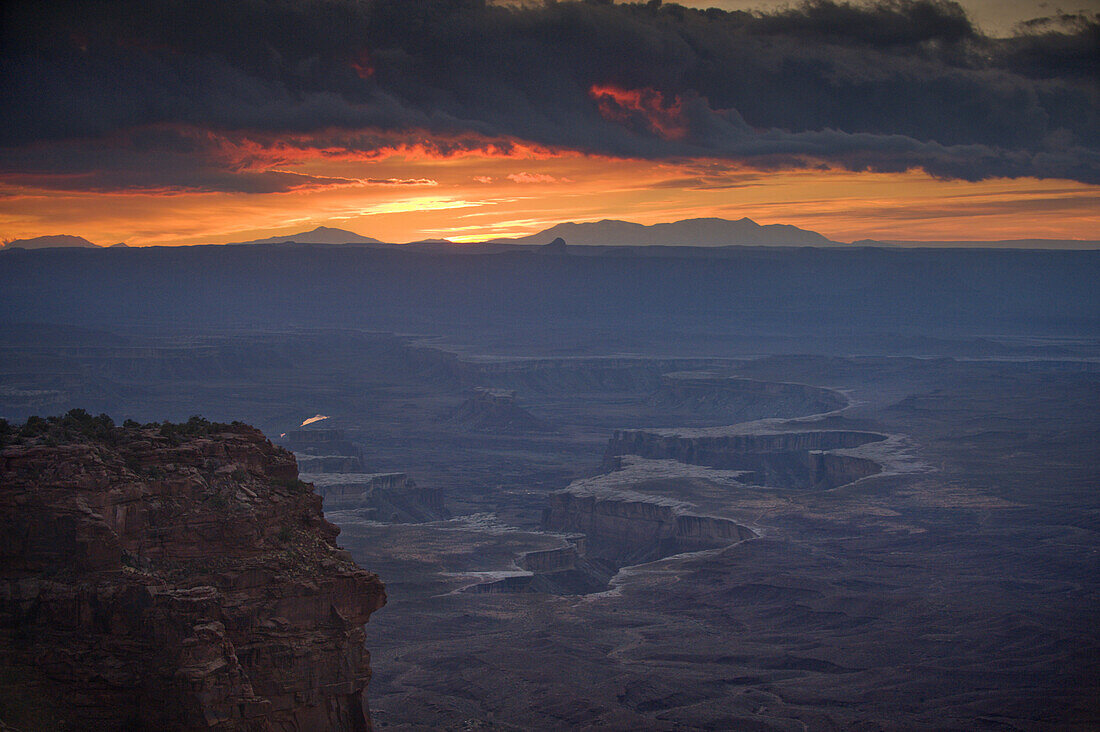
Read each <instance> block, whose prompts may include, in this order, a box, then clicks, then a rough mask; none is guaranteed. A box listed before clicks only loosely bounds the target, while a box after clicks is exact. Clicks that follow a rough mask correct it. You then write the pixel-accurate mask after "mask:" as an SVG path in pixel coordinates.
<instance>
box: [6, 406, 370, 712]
mask: <svg viewBox="0 0 1100 732" xmlns="http://www.w3.org/2000/svg"><path fill="white" fill-rule="evenodd" d="M71 414H72V413H70V415H71ZM85 417H86V415H85V416H84V417H79V416H78V418H76V419H70V418H69V417H66V418H65V421H63V420H60V419H58V418H54V421H52V422H49V423H47V422H46V421H45V420H42V421H41V422H40V423H39V424H36V425H35V426H34V428H31V427H30V425H28V428H24V429H23V430H22V431H21V432H18V433H14V434H13V433H12V432H11V431H10V430H9V431H8V434H7V435H5V436H3V439H2V441H0V444H2V447H0V484H2V486H3V490H2V491H0V719H2V720H3V721H4V722H5V723H7V724H11V725H13V726H15V727H16V728H19V729H56V728H62V727H66V728H72V729H87V728H91V727H97V726H98V727H102V728H105V729H120V728H127V729H177V730H178V729H196V728H204V729H205V728H211V729H227V730H245V729H247V730H275V729H278V730H312V729H332V730H366V729H370V720H369V715H368V714H367V712H366V704H365V701H364V699H363V692H364V689H365V688H366V686H367V682H368V681H369V679H370V667H369V654H368V653H367V652H366V650H365V648H364V630H363V623H365V622H366V621H367V619H368V617H369V616H370V615H371V613H372V612H374V611H376V610H378V609H379V608H381V607H382V606H383V605H384V604H385V600H386V596H385V590H384V587H383V586H382V583H381V582H380V581H379V579H378V577H377V576H375V575H373V574H371V573H369V572H366V571H364V570H362V569H359V568H358V567H356V566H355V564H354V563H353V562H352V561H351V558H350V556H349V555H348V554H347V553H346V552H344V551H342V550H340V549H339V548H338V546H337V545H336V536H337V533H338V531H339V529H337V528H336V527H335V526H333V525H332V524H330V523H329V522H327V521H326V520H325V519H324V517H323V516H322V513H321V499H320V498H319V497H318V496H317V495H316V494H315V493H314V492H313V491H312V489H311V486H309V485H308V484H306V483H302V482H301V481H300V480H299V479H298V470H297V467H296V465H295V462H294V458H293V456H292V455H291V454H290V453H288V452H287V451H285V450H283V449H281V448H278V447H275V446H274V445H272V444H271V443H270V442H268V441H267V440H266V439H265V438H264V436H263V435H262V434H261V433H260V432H258V431H257V430H255V429H253V428H251V427H248V426H246V425H240V424H234V425H216V424H213V425H212V424H210V423H207V422H205V421H202V420H194V419H193V420H191V422H189V423H187V424H186V425H146V426H145V427H138V426H136V425H132V426H127V427H124V428H123V427H113V426H111V425H109V420H108V421H107V424H105V423H103V422H100V423H99V425H98V426H94V429H93V428H89V427H88V424H89V422H88V420H87V419H85ZM97 419H101V418H97Z"/></svg>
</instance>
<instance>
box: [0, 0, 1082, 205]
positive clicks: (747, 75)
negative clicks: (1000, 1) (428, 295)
mask: <svg viewBox="0 0 1100 732" xmlns="http://www.w3.org/2000/svg"><path fill="white" fill-rule="evenodd" d="M4 7H5V11H4V12H5V16H6V17H5V18H4V23H3V31H2V32H3V34H4V37H3V39H2V40H3V50H2V52H0V53H2V59H0V75H2V77H3V79H4V81H3V99H2V101H3V104H2V105H0V106H2V108H0V146H2V147H0V173H2V174H3V175H5V176H10V175H12V174H14V173H17V172H23V173H24V174H29V173H30V172H32V171H33V172H34V174H35V175H36V176H37V177H38V179H39V180H40V181H48V180H50V176H51V175H54V174H56V175H58V176H59V177H58V178H56V180H58V181H61V180H67V179H72V178H73V176H74V175H76V174H79V173H80V172H86V173H91V172H94V171H93V169H97V170H98V169H101V170H103V171H107V172H105V173H103V174H102V175H105V176H107V178H109V179H110V180H113V181H117V182H118V183H119V184H121V185H124V186H125V185H132V186H135V187H141V186H142V185H143V182H142V181H146V183H147V184H148V185H150V186H151V187H156V186H155V185H152V184H153V182H154V180H159V184H160V185H162V186H168V187H173V186H176V187H178V186H180V185H183V187H187V188H198V189H203V188H204V187H205V188H206V189H209V190H224V189H227V188H228V189H230V190H266V189H267V188H265V186H268V187H270V188H271V189H285V188H288V187H295V186H297V185H298V184H299V183H300V184H302V185H305V184H308V183H309V182H308V181H304V180H303V181H294V180H291V179H288V178H286V177H285V176H286V175H293V174H290V173H285V174H279V175H277V176H276V177H274V178H273V177H271V176H270V175H267V174H268V173H277V171H271V170H264V169H263V166H262V164H263V163H264V160H260V161H258V162H254V163H249V162H248V161H242V160H240V154H241V153H240V150H238V151H237V152H236V153H235V154H233V155H227V154H226V152H225V149H224V148H225V144H226V141H227V140H228V141H230V142H232V143H233V144H235V145H238V146H240V147H242V149H243V148H247V147H248V144H252V143H255V142H256V141H260V144H261V146H262V145H273V144H276V142H277V141H279V140H280V139H282V138H286V139H287V140H290V142H287V143H284V144H285V145H289V146H291V147H295V146H296V147H298V148H300V149H302V150H309V149H311V148H314V149H325V150H328V151H329V152H328V153H326V154H331V150H333V149H340V150H344V151H347V152H349V153H356V152H364V153H370V152H372V151H374V150H377V149H379V148H385V147H387V146H390V145H395V144H398V145H400V144H417V143H424V142H426V143H427V145H428V147H429V149H430V151H431V152H436V153H440V154H448V153H452V152H456V151H461V150H463V149H472V148H473V149H476V148H479V147H484V146H485V145H486V144H487V142H492V143H494V144H495V145H496V146H497V147H498V149H499V148H507V146H508V145H509V144H510V141H513V140H516V141H523V142H526V143H533V144H536V145H541V146H545V147H549V148H564V149H570V150H579V151H582V152H588V153H598V154H607V155H615V156H628V157H641V158H652V159H667V158H693V157H710V158H716V159H727V160H731V161H745V162H749V163H751V164H752V165H754V166H757V167H761V168H765V169H766V168H769V167H770V168H782V167H787V166H804V165H807V164H819V163H822V162H824V163H827V164H830V165H836V166H841V167H844V168H848V169H852V170H876V171H899V170H906V169H910V168H922V169H924V170H926V171H928V172H929V173H931V174H932V175H936V176H942V177H946V178H962V179H968V180H974V179H981V178H986V177H990V176H1038V177H1055V178H1067V179H1073V180H1079V181H1084V182H1089V183H1098V182H1100V119H1098V115H1097V109H1098V107H1100V103H1098V97H1100V92H1098V89H1097V82H1096V78H1097V73H1098V54H1100V52H1098V50H1097V49H1098V48H1100V31H1098V29H1100V24H1098V22H1097V19H1096V18H1084V17H1076V16H1075V17H1070V18H1067V17H1063V18H1060V19H1054V20H1049V21H1045V22H1042V23H1037V24H1032V26H1030V27H1029V28H1027V29H1025V32H1024V33H1023V34H1022V35H1018V36H1016V37H1013V38H1008V39H990V38H986V37H984V36H982V35H980V34H979V33H978V32H977V31H976V30H975V28H974V27H973V25H972V24H971V23H970V21H969V20H968V19H967V17H966V16H965V14H964V13H963V12H962V10H961V9H960V8H959V7H958V6H957V5H955V4H953V3H948V2H930V1H927V0H916V1H913V2H903V1H898V2H882V3H878V4H874V5H849V4H844V3H834V2H811V3H808V4H804V5H801V6H798V7H795V8H792V9H787V10H783V11H780V12H776V13H771V14H752V13H744V12H722V11H718V10H706V11H697V10H690V9H686V8H683V7H680V6H676V5H663V6H662V5H660V4H659V3H649V4H647V5H615V4H610V3H605V2H586V3H577V2H560V3H547V4H545V5H524V6H521V7H511V6H499V5H491V4H486V3H484V2H478V1H477V0H432V1H428V0H376V1H374V2H370V1H369V0H365V1H363V2H353V1H352V0H328V1H324V2H322V1H320V0H314V1H309V0H300V1H297V2H295V1H292V0H281V1H274V0H272V1H267V2H262V1H260V0H238V1H236V2H225V1H223V0H217V1H215V0H191V1H188V2H182V1H177V2H168V1H165V2H147V1H143V2H125V1H123V2H80V3H72V4H64V3H24V4H18V5H17V4H6V5H5V6H4ZM600 89H609V90H612V91H611V92H608V93H601V92H599V91H598V90H600ZM615 90H619V91H615ZM149 129H174V130H186V129H190V130H200V131H206V132H210V133H211V134H212V135H213V136H214V138H212V139H208V138H206V137H204V136H203V135H202V134H195V133H188V134H177V135H175V137H176V138H182V140H183V141H182V142H180V141H179V140H176V141H171V140H169V141H167V142H163V143H161V146H160V147H158V146H157V145H151V144H150V143H149V142H148V140H147V139H146V138H143V137H142V136H143V135H147V134H148V132H147V130H149ZM167 137H168V138H171V137H172V135H168V136H167ZM241 139H244V140H245V143H241V142H240V141H241ZM105 141H106V142H105ZM189 145H190V146H193V148H192V149H188V147H187V146H189ZM181 146H182V147H181ZM161 152H163V158H162V159H161V162H160V164H159V165H151V166H149V165H146V162H148V160H147V159H148V158H150V157H152V158H156V157H157V156H158V155H160V153H161ZM261 157H262V156H261ZM270 157H271V156H268V158H270ZM131 158H132V159H133V160H134V162H133V165H131V163H130V162H129V161H130V160H131ZM265 160H266V163H267V164H269V165H270V164H273V161H272V160H271V159H266V158H265ZM139 161H144V162H139ZM274 162H277V160H275V161H274ZM137 165H143V166H145V167H144V168H143V169H141V170H140V171H138V172H134V171H133V170H132V168H133V167H134V166H137ZM97 166H100V167H99V168H97ZM70 174H71V175H70ZM92 177H93V178H94V175H93V176H92ZM180 179H184V180H186V181H187V182H186V183H183V184H181V183H180V182H179V181H180ZM238 179H240V180H241V181H243V182H237V181H238ZM173 181H175V183H173ZM314 182H316V183H318V184H323V182H322V181H314ZM335 183H336V184H342V181H335Z"/></svg>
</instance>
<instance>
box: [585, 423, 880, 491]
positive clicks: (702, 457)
mask: <svg viewBox="0 0 1100 732" xmlns="http://www.w3.org/2000/svg"><path fill="white" fill-rule="evenodd" d="M739 427H742V426H734V427H730V428H716V429H708V430H680V431H675V430H616V431H615V432H614V434H613V435H612V437H611V440H610V441H609V442H608V446H607V452H606V453H605V456H604V460H605V463H607V464H608V466H610V467H614V466H615V463H616V461H617V459H618V458H619V457H620V456H622V455H639V456H641V457H645V458H649V459H653V460H667V459H672V460H678V461H680V462H683V463H691V464H694V465H707V466H710V467H714V468H721V469H726V470H742V471H747V472H748V474H747V475H746V476H745V480H746V481H748V482H755V483H760V484H762V485H770V486H775V487H781V488H819V489H825V488H835V487H837V486H841V485H846V484H848V483H852V482H854V481H856V480H859V479H860V478H865V477H867V476H869V475H875V474H877V473H879V472H880V471H881V469H882V467H881V466H880V465H879V463H877V462H876V461H874V460H871V459H868V458H865V457H861V456H858V455H852V454H850V453H848V452H845V451H850V450H852V449H854V448H858V447H862V446H863V445H867V444H869V443H874V442H882V441H884V440H886V439H887V438H886V435H881V434H878V433H874V432H858V431H855V430H806V431H801V432H785V431H779V432H777V431H768V430H763V429H759V428H757V427H755V426H752V425H748V426H744V429H739Z"/></svg>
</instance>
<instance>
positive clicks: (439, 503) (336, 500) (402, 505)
mask: <svg viewBox="0 0 1100 732" xmlns="http://www.w3.org/2000/svg"><path fill="white" fill-rule="evenodd" d="M302 477H303V478H305V479H307V480H309V482H310V483H312V484H313V485H314V486H315V487H316V489H317V492H318V493H319V494H320V495H321V497H322V498H323V499H324V506H325V510H326V511H340V510H345V511H346V510H352V511H355V512H356V513H357V514H358V515H359V516H362V517H363V518H367V519H372V520H375V521H386V522H390V523H419V522H422V521H438V520H441V519H446V518H450V513H449V512H448V511H447V509H446V507H445V506H444V504H443V491H442V490H440V489H439V488H427V487H423V486H419V485H417V484H416V483H415V482H413V480H412V479H411V478H409V476H408V475H406V474H405V473H317V474H306V473H303V474H302Z"/></svg>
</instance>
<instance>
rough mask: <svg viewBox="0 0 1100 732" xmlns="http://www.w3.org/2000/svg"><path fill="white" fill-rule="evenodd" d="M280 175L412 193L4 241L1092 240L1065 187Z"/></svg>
mask: <svg viewBox="0 0 1100 732" xmlns="http://www.w3.org/2000/svg"><path fill="white" fill-rule="evenodd" d="M280 169H286V170H292V171H293V172H297V173H303V174H308V175H313V176H318V177H332V178H337V179H355V180H371V181H390V180H392V181H423V180H431V181H432V182H433V185H432V186H431V187H430V190H431V194H430V195H422V194H417V195H410V194H412V193H413V191H414V190H419V191H422V192H424V193H426V192H427V191H425V190H424V188H422V187H421V188H417V186H411V185H367V184H363V185H352V186H349V185H334V186H330V187H318V188H310V189H308V190H291V191H288V192H281V193H210V192H202V193H198V192H196V193H186V192H174V193H172V194H170V195H167V194H164V193H163V192H126V193H110V192H64V191H62V192H59V191H44V190H35V189H32V188H18V187H14V186H11V185H7V186H5V187H4V189H3V190H0V235H2V236H3V237H4V238H5V239H14V238H31V237H34V236H42V235H51V234H58V233H70V234H75V235H79V236H84V237H86V238H87V239H89V240H91V241H93V242H95V243H97V244H104V245H106V244H112V243H114V242H117V241H125V242H127V243H128V244H130V245H132V246H149V245H188V244H211V243H214V244H217V243H226V242H231V241H247V240H251V239H258V238H265V237H269V236H281V235H288V234H293V233H298V232H301V231H305V230H308V229H312V228H315V227H316V226H336V227H339V228H343V229H348V230H351V231H355V232H356V233H359V234H363V235H366V236H371V237H374V238H377V239H381V240H382V241H391V242H406V241H418V240H422V239H436V238H445V239H450V240H452V241H456V242H477V241H484V240H488V239H495V238H504V237H516V236H524V235H528V234H534V233H537V232H539V231H541V230H543V229H546V228H549V227H550V226H553V225H555V224H558V223H562V222H565V221H576V222H585V221H597V220H601V219H623V220H627V221H634V222H637V223H642V224H654V223H661V222H668V221H676V220H679V219H685V218H698V217H720V218H731V219H738V218H742V217H748V218H751V219H753V220H754V221H756V222H757V223H760V224H792V225H795V226H799V227H801V228H804V229H810V230H813V231H817V232H819V233H821V234H824V235H825V236H827V237H829V238H830V239H833V240H836V241H855V240H859V239H883V240H890V239H898V240H958V241H965V240H996V239H1023V238H1051V239H1092V238H1096V234H1095V232H1096V231H1098V230H1100V216H1098V213H1097V206H1096V203H1097V200H1098V196H1097V193H1096V187H1095V186H1089V185H1087V184H1082V183H1076V182H1072V181H1064V180H1036V179H991V180H985V181H979V182H966V181H957V180H938V179H935V178H932V177H931V176H928V175H927V174H925V173H923V172H920V171H911V172H907V173H867V172H861V173H855V172H850V171H843V170H830V169H814V170H781V171H766V170H758V169H753V168H751V167H747V166H740V165H736V164H731V163H729V162H726V161H716V160H708V159H698V160H683V161H677V162H667V161H665V162H654V161H647V160H633V159H620V158H607V157H600V156H585V155H580V154H575V153H565V154H562V155H558V156H549V157H548V156H545V155H544V154H543V153H542V152H539V153H538V154H536V155H533V156H532V157H530V158H523V157H512V156H503V157H502V156H497V155H490V156H483V155H475V154H463V155H459V156H454V157H449V158H446V159H442V160H441V159H438V158H432V157H431V156H425V155H421V154H414V155H412V156H408V157H406V156H404V155H399V154H393V155H390V156H388V157H385V158H381V159H377V160H370V161H363V160H349V159H333V158H309V159H303V160H301V161H299V164H297V165H289V164H288V163H286V162H285V161H284V162H283V163H281V164H280Z"/></svg>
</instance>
